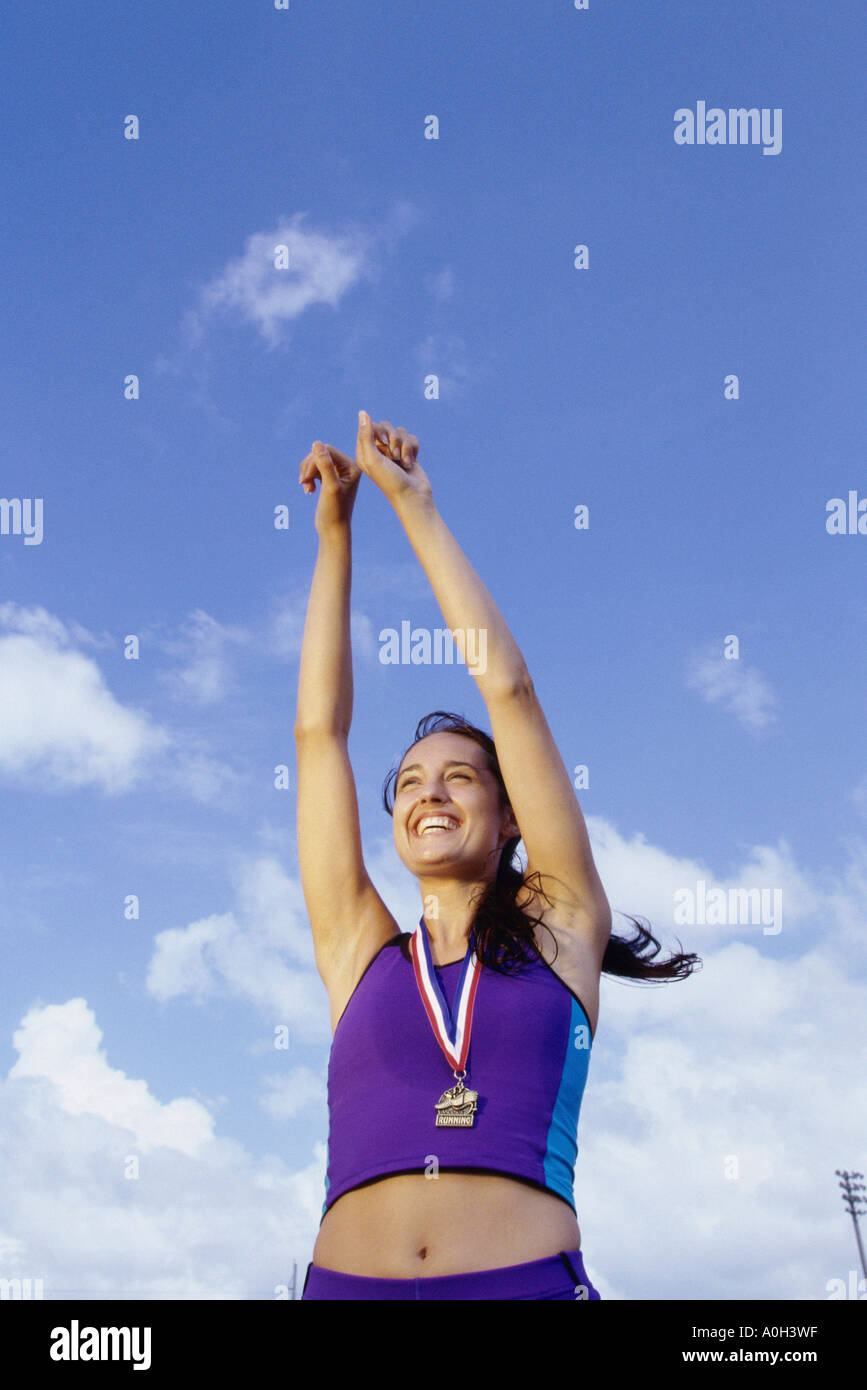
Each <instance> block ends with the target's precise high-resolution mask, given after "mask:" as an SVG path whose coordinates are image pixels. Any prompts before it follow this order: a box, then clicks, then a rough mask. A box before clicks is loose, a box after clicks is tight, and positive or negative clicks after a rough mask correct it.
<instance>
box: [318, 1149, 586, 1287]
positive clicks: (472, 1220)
mask: <svg viewBox="0 0 867 1390" xmlns="http://www.w3.org/2000/svg"><path fill="white" fill-rule="evenodd" d="M580 1248H581V1231H580V1228H579V1226H578V1222H577V1220H576V1219H575V1214H574V1212H573V1211H572V1209H571V1207H569V1206H568V1205H567V1203H566V1202H564V1201H563V1199H562V1198H560V1197H556V1196H555V1195H554V1194H553V1193H552V1192H546V1191H544V1190H543V1189H542V1188H537V1187H533V1186H531V1185H530V1184H529V1183H525V1182H521V1181H519V1180H518V1179H516V1178H508V1177H504V1176H500V1175H499V1174H491V1173H466V1172H464V1173H452V1172H442V1171H440V1173H439V1174H438V1176H437V1177H426V1176H425V1175H424V1174H423V1173H399V1174H396V1175H394V1176H391V1177H387V1178H380V1179H379V1180H378V1181H376V1182H372V1183H368V1184H367V1185H366V1186H365V1187H356V1188H354V1189H353V1190H352V1191H351V1192H345V1193H344V1194H343V1196H342V1197H338V1199H337V1201H336V1202H335V1203H334V1206H333V1207H331V1209H330V1210H329V1211H328V1212H326V1214H325V1216H324V1217H323V1220H322V1224H321V1226H320V1228H319V1235H318V1237H317V1240H316V1245H315V1246H314V1249H313V1263H314V1264H316V1265H319V1266H320V1267H321V1268H324V1269H333V1270H336V1271H337V1272H338V1273H340V1274H363V1275H367V1276H368V1277H370V1278H374V1279H413V1278H419V1277H421V1278H424V1277H433V1276H435V1275H438V1274H471V1273H473V1272H474V1271H477V1270H481V1269H501V1268H503V1267H504V1266H506V1265H516V1264H525V1263H527V1262H528V1261H530V1260H543V1259H545V1258H546V1257H547V1256H549V1255H556V1254H557V1253H558V1252H559V1251H560V1250H579V1249H580Z"/></svg>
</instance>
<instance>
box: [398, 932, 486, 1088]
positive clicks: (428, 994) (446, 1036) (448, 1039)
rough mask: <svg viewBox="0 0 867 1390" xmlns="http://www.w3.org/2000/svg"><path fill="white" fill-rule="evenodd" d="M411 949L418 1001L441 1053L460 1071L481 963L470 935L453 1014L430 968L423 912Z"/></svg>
mask: <svg viewBox="0 0 867 1390" xmlns="http://www.w3.org/2000/svg"><path fill="white" fill-rule="evenodd" d="M409 948H410V951H411V953H412V964H413V971H414V973H415V982H416V984H417V985H418V992H419V994H420V995H421V1002H422V1003H423V1004H424V1009H425V1013H426V1014H427V1016H428V1021H429V1022H430V1026H431V1028H432V1029H433V1031H434V1037H435V1038H436V1040H437V1042H438V1043H439V1045H440V1048H441V1050H442V1052H443V1055H444V1057H445V1059H446V1061H447V1062H448V1064H449V1066H450V1067H452V1068H453V1070H454V1071H464V1070H465V1068H466V1061H467V1055H468V1053H469V1050H470V1033H471V1032H472V1027H473V1008H474V1006H475V1002H476V990H477V989H478V985H479V976H480V975H481V971H482V963H481V961H480V960H479V958H478V956H477V955H476V953H475V949H474V947H473V942H472V937H471V938H470V944H469V946H468V947H467V954H466V956H465V957H464V964H463V969H462V970H461V977H460V980H459V981H458V990H457V994H456V995H455V1008H454V1014H452V1011H451V1009H450V1008H449V1006H448V1003H447V1002H446V998H445V995H444V994H443V992H442V990H441V988H440V984H439V981H438V980H437V977H436V972H435V970H434V963H433V956H432V955H431V949H430V942H429V941H428V935H427V929H426V927H425V924H424V916H422V917H420V918H419V923H418V931H416V932H413V936H412V940H411V941H410V943H409Z"/></svg>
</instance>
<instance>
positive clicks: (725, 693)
mask: <svg viewBox="0 0 867 1390" xmlns="http://www.w3.org/2000/svg"><path fill="white" fill-rule="evenodd" d="M686 682H687V685H688V686H690V687H691V689H693V690H698V691H699V693H700V694H701V696H702V697H703V698H704V699H705V700H707V701H708V703H709V704H720V705H722V706H723V708H724V709H727V710H729V711H730V712H731V713H732V714H734V715H735V717H736V718H737V719H738V720H739V721H740V723H741V724H743V726H744V728H746V729H764V728H767V726H768V725H769V724H771V723H772V722H773V721H774V720H775V719H776V714H775V712H774V706H775V705H776V703H777V697H776V695H775V694H774V692H773V690H772V689H771V687H770V685H769V684H768V682H767V681H766V680H765V678H764V676H762V675H761V674H760V673H759V672H758V671H757V670H756V668H755V667H754V666H748V665H747V664H746V663H745V662H744V661H743V660H742V659H739V660H736V661H735V660H731V661H727V660H725V659H724V658H723V657H721V656H715V655H713V656H712V655H708V656H703V657H694V658H693V659H692V660H691V662H690V663H689V668H688V671H687V677H686Z"/></svg>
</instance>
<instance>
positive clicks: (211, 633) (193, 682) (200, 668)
mask: <svg viewBox="0 0 867 1390" xmlns="http://www.w3.org/2000/svg"><path fill="white" fill-rule="evenodd" d="M250 640H251V636H250V634H249V633H248V632H246V631H244V629H242V628H238V627H227V626H225V625H224V624H222V623H219V622H217V620H216V618H212V617H211V616H210V615H209V614H208V613H205V612H203V611H202V609H200V608H197V609H195V611H194V612H193V613H191V615H190V618H189V620H188V622H187V623H186V625H185V626H184V627H183V629H182V630H181V632H180V634H179V635H178V636H177V637H172V638H167V639H165V640H163V641H162V643H161V645H162V648H163V650H164V651H166V652H169V653H170V654H173V655H177V656H180V657H181V658H182V659H183V664H182V665H181V666H179V667H178V668H177V669H176V670H174V671H164V672H161V673H160V676H159V679H160V680H161V681H163V682H164V683H165V684H167V685H169V686H171V687H172V688H173V689H174V690H175V691H176V692H177V693H178V694H180V695H182V696H184V697H186V698H188V699H190V700H192V701H193V702H195V703H196V704H201V705H206V704H214V703H216V701H218V700H221V699H222V698H223V696H224V695H225V693H226V687H227V684H228V682H229V679H230V666H229V660H228V652H227V649H228V648H229V647H230V646H244V645H246V644H247V643H249V642H250Z"/></svg>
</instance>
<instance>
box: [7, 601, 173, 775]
mask: <svg viewBox="0 0 867 1390" xmlns="http://www.w3.org/2000/svg"><path fill="white" fill-rule="evenodd" d="M46 618H47V615H46ZM66 640H67V638H66V634H65V632H64V633H61V632H60V630H59V629H57V628H55V627H54V626H53V624H52V623H51V621H50V620H48V621H46V622H44V623H41V624H39V625H38V627H35V628H34V630H33V635H30V634H24V633H18V634H13V635H10V636H6V637H2V638H0V771H3V772H5V773H7V774H11V775H14V776H16V777H21V778H24V777H26V778H28V779H30V780H31V781H33V782H34V783H36V784H38V785H39V786H40V787H42V788H45V789H58V788H59V789H64V790H65V789H67V788H69V787H81V786H87V785H93V784H95V785H98V786H100V787H101V788H102V789H103V790H104V791H106V792H109V793H111V794H114V793H117V792H121V791H126V790H128V789H129V788H131V787H132V786H134V785H135V784H136V783H137V782H138V781H139V780H140V779H141V777H142V776H143V775H144V772H145V769H146V767H147V765H148V764H149V763H150V761H151V760H152V759H153V758H154V757H155V755H157V754H160V753H162V752H163V751H164V750H165V749H166V748H167V747H168V745H169V742H170V740H169V738H168V736H167V735H166V734H165V733H164V732H163V731H162V730H161V729H159V728H158V727H157V726H156V725H154V724H153V723H152V721H151V720H150V718H149V717H148V716H147V715H146V714H144V713H140V712H139V711H136V710H132V709H127V708H125V707H124V706H123V705H121V704H120V703H119V702H118V701H117V700H116V699H115V697H114V695H112V693H111V691H110V690H109V689H108V688H107V687H106V685H105V682H104V680H103V677H102V674H101V672H100V670H99V668H98V667H97V666H96V664H95V663H94V662H93V661H92V660H91V659H90V658H89V657H86V656H83V655H82V654H81V653H80V652H77V651H74V650H71V649H70V648H68V647H67V646H66V645H65V643H66Z"/></svg>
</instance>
